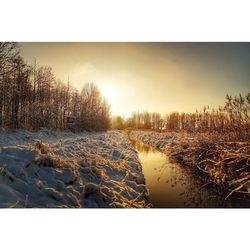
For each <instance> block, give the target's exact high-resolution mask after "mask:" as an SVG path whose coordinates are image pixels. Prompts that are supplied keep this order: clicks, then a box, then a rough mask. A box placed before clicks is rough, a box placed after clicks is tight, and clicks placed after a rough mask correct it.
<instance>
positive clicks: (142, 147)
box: [129, 137, 157, 154]
mask: <svg viewBox="0 0 250 250" xmlns="http://www.w3.org/2000/svg"><path fill="white" fill-rule="evenodd" d="M129 139H130V141H131V143H132V145H133V147H134V148H135V150H136V151H138V152H142V153H146V154H148V153H151V152H152V153H155V152H157V150H156V149H154V148H153V147H151V146H149V145H147V144H145V143H143V142H141V141H139V140H137V139H134V138H132V137H130V138H129Z"/></svg>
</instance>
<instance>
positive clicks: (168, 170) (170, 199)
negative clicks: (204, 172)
mask: <svg viewBox="0 0 250 250" xmlns="http://www.w3.org/2000/svg"><path fill="white" fill-rule="evenodd" d="M130 141H131V142H132V144H133V146H134V147H135V149H136V151H137V153H138V156H139V159H140V162H141V164H142V168H143V174H144V176H145V179H146V186H147V188H148V190H149V196H150V201H151V203H152V204H153V206H154V207H159V208H168V207H179V208H182V207H249V204H250V203H249V201H246V200H240V199H228V200H225V197H226V193H225V191H224V190H223V191H222V190H221V189H219V188H218V187H217V186H215V185H214V184H213V183H209V180H208V181H207V182H205V183H204V179H203V180H202V181H201V179H200V178H198V177H197V175H194V172H193V171H191V169H190V168H188V167H184V166H180V165H179V164H177V163H173V162H171V161H170V159H169V157H168V156H166V155H165V154H164V153H162V152H160V151H158V150H156V149H155V148H153V147H150V146H148V145H146V144H144V143H143V142H141V141H139V140H136V139H132V138H130Z"/></svg>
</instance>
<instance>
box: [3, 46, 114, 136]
mask: <svg viewBox="0 0 250 250" xmlns="http://www.w3.org/2000/svg"><path fill="white" fill-rule="evenodd" d="M0 127H2V128H7V129H17V128H25V129H29V130H36V129H39V128H41V127H45V128H48V129H52V130H65V129H72V130H74V131H84V130H87V131H100V130H107V129H108V128H109V127H110V111H109V105H108V104H107V103H106V101H105V100H104V99H103V98H102V96H101V95H100V92H99V90H98V88H97V87H96V86H95V85H93V84H87V85H86V86H85V87H84V88H83V90H82V91H81V92H79V91H78V90H76V89H74V88H72V86H71V85H70V84H69V82H68V83H64V82H62V81H60V80H57V79H56V77H55V75H54V74H53V71H52V68H51V67H47V66H38V65H37V64H36V63H34V65H28V64H26V63H25V62H24V60H23V58H22V57H21V56H20V51H19V47H18V45H17V44H16V43H9V42H2V43H0Z"/></svg>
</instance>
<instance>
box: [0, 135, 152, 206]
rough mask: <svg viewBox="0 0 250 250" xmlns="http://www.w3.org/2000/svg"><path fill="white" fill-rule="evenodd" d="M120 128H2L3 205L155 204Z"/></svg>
mask: <svg viewBox="0 0 250 250" xmlns="http://www.w3.org/2000/svg"><path fill="white" fill-rule="evenodd" d="M150 206H151V204H150V202H149V200H148V192H147V189H146V187H145V180H144V176H143V174H142V170H141V165H140V163H139V160H138V157H137V154H136V151H135V150H134V148H133V147H132V145H131V143H130V142H129V140H128V138H127V137H126V136H125V135H123V134H122V133H120V132H116V131H110V132H103V133H81V134H74V133H71V132H63V133H59V132H50V131H47V130H42V131H38V132H34V133H31V132H27V131H23V130H19V131H16V132H14V133H6V132H1V133H0V207H150Z"/></svg>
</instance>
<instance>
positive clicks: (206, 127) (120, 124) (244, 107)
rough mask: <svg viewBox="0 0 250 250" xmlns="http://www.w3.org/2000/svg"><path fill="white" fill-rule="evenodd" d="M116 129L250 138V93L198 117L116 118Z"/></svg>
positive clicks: (151, 115)
mask: <svg viewBox="0 0 250 250" xmlns="http://www.w3.org/2000/svg"><path fill="white" fill-rule="evenodd" d="M112 125H113V128H116V129H124V128H135V129H154V130H167V131H185V132H202V133H203V132H205V133H206V132H209V133H215V132H218V133H226V132H233V133H236V134H242V135H250V93H248V94H247V95H246V96H242V95H241V94H239V95H238V96H235V97H232V96H229V95H227V96H226V100H225V105H224V106H219V107H218V108H217V109H210V108H209V106H205V107H204V108H203V110H201V111H198V110H197V111H196V112H195V113H179V112H173V113H170V114H167V115H165V116H161V115H160V114H159V113H149V112H137V113H133V114H132V116H131V117H129V118H127V119H124V118H122V117H120V116H117V117H114V118H113V121H112Z"/></svg>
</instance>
